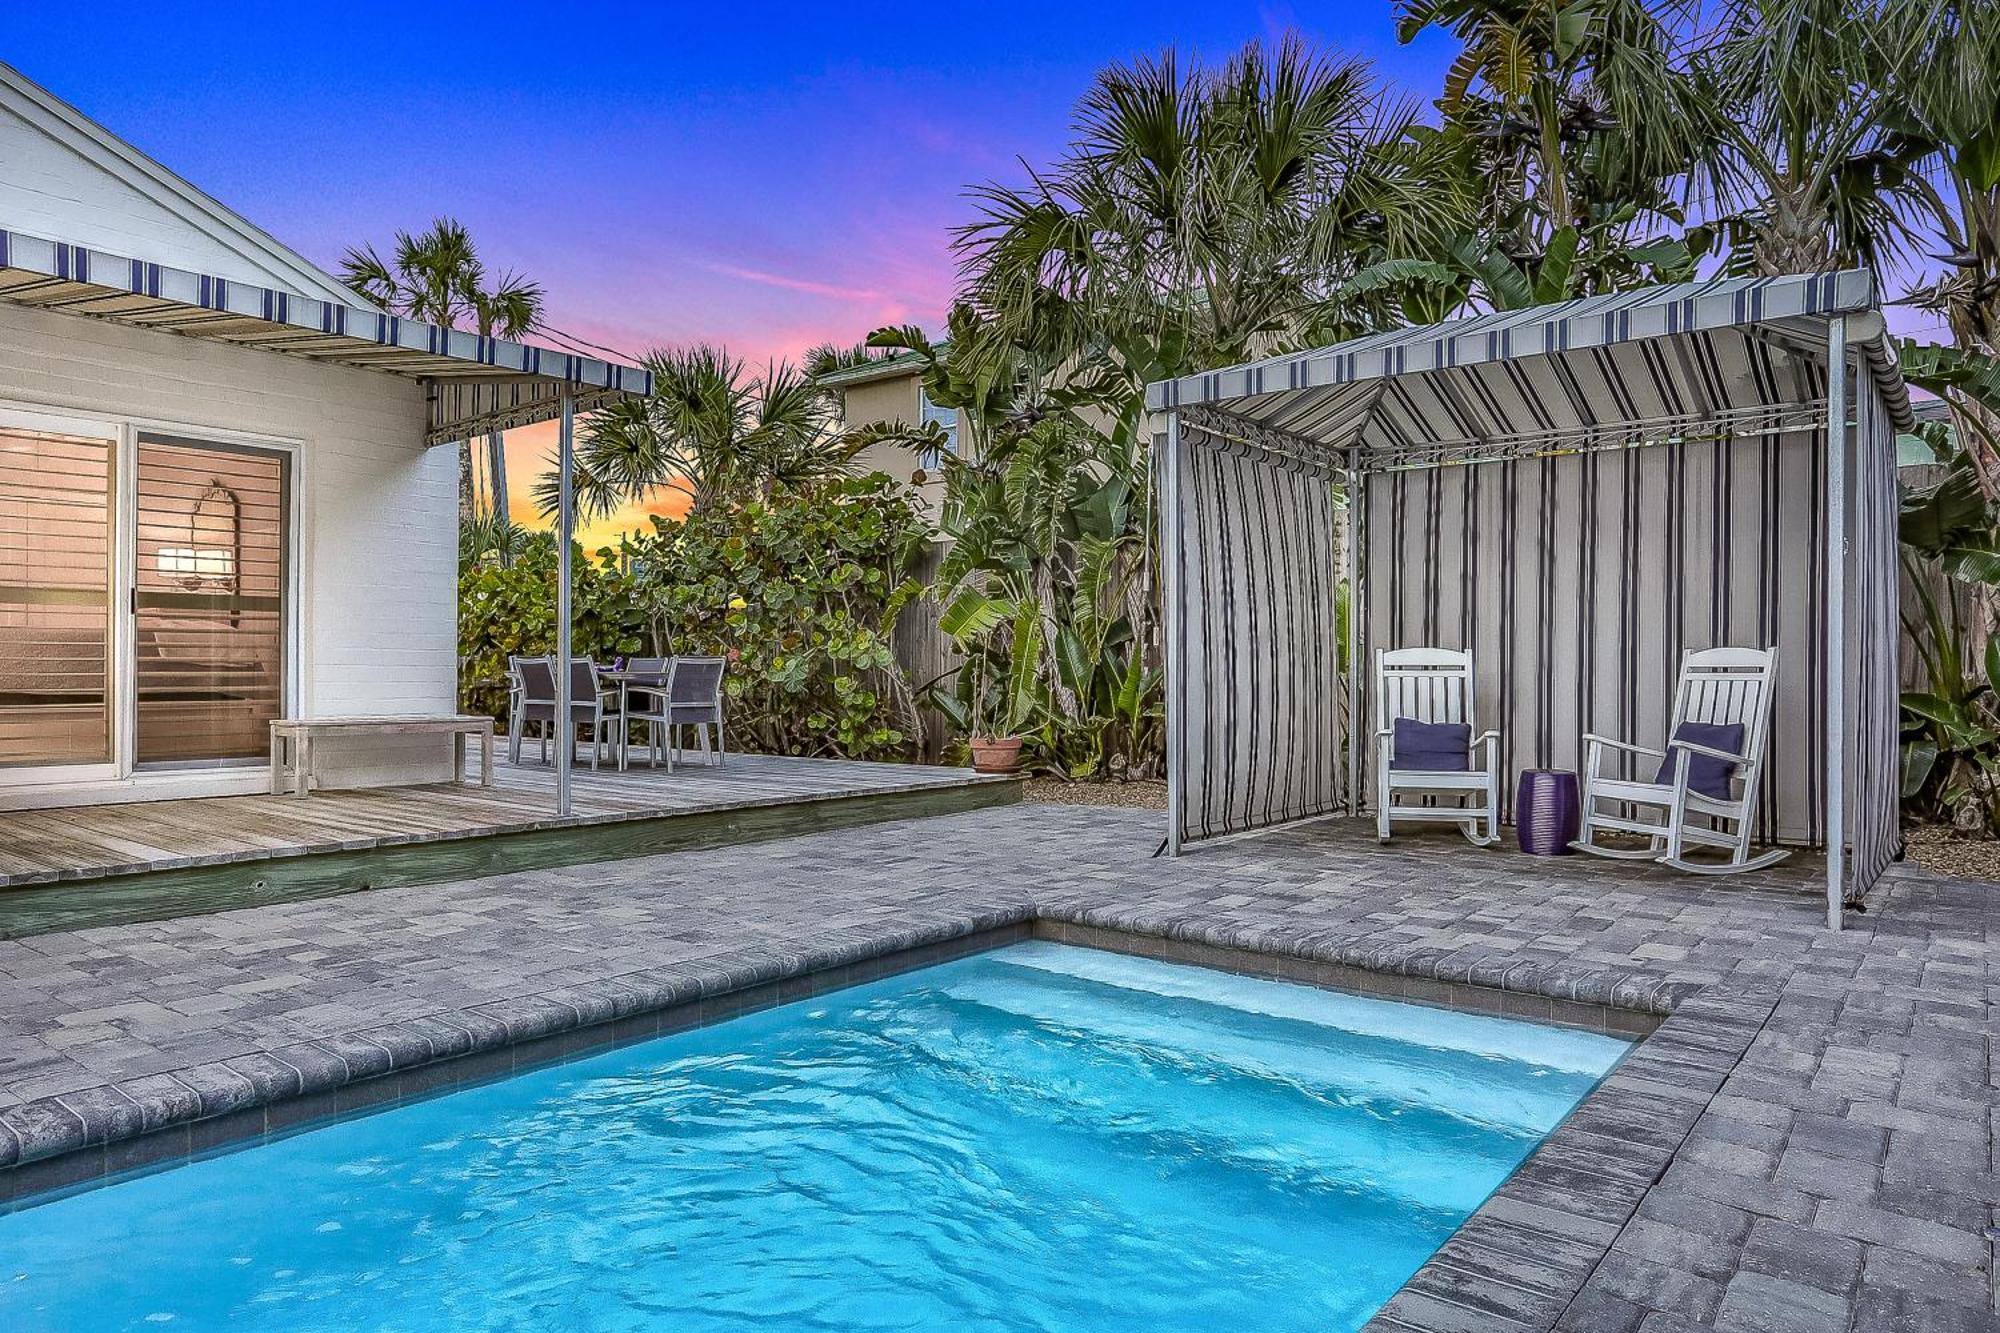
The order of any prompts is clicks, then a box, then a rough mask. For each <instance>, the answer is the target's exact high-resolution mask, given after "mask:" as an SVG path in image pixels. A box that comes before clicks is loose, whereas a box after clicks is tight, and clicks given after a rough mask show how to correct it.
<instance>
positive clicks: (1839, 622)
mask: <svg viewBox="0 0 2000 1333" xmlns="http://www.w3.org/2000/svg"><path fill="white" fill-rule="evenodd" d="M1847 381H1848V375H1847V320H1846V319H1845V318H1844V317H1835V318H1834V319H1831V320H1829V321H1827V329H1826V925H1827V929H1829V930H1839V929H1840V907H1841V902H1842V900H1843V899H1844V898H1845V897H1846V888H1847V443H1848V441H1847Z"/></svg>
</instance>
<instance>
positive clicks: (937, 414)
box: [917, 384, 958, 468]
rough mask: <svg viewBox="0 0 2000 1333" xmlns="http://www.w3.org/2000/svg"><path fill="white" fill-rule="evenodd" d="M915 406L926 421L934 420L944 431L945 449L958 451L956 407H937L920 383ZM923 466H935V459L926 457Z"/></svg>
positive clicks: (952, 451) (953, 452) (950, 451)
mask: <svg viewBox="0 0 2000 1333" xmlns="http://www.w3.org/2000/svg"><path fill="white" fill-rule="evenodd" d="M917 406H918V409H919V410H920V412H921V413H922V416H923V419H924V421H925V422H926V423H930V422H936V423H937V426H938V428H939V429H940V430H942V431H943V432H944V439H945V444H944V447H945V451H946V452H947V453H952V454H956V453H957V452H958V409H957V408H955V407H939V406H938V405H937V404H936V403H934V402H932V401H931V398H930V395H929V394H927V393H925V392H924V388H923V386H922V385H921V384H919V385H918V386H917ZM924 466H925V467H927V468H928V467H936V466H937V459H935V458H926V459H925V460H924Z"/></svg>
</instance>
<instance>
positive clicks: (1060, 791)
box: [1022, 778, 1167, 810]
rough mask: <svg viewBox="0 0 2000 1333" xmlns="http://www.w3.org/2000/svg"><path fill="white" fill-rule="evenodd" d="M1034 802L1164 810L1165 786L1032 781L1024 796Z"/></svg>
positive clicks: (1149, 782)
mask: <svg viewBox="0 0 2000 1333" xmlns="http://www.w3.org/2000/svg"><path fill="white" fill-rule="evenodd" d="M1022 795H1023V797H1024V798H1025V799H1027V800H1030V801H1046V802H1048V803H1049V804H1051V805H1114V806H1118V807H1119V808H1121V809H1125V810H1164V809H1166V808H1167V784H1166V783H1164V782H1152V781H1140V782H1065V781H1063V780H1062V779H1061V778H1029V779H1028V784H1027V789H1026V790H1025V791H1024V792H1023V793H1022Z"/></svg>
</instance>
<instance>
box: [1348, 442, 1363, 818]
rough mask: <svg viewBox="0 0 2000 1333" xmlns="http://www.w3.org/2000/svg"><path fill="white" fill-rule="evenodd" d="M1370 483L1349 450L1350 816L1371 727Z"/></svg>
mask: <svg viewBox="0 0 2000 1333" xmlns="http://www.w3.org/2000/svg"><path fill="white" fill-rule="evenodd" d="M1367 485H1368V483H1367V481H1366V480H1364V479H1363V477H1362V475H1361V450H1360V449H1359V448H1354V449H1349V450H1348V451H1347V550H1346V556H1347V558H1346V560H1345V561H1344V564H1345V566H1346V569H1345V573H1346V576H1347V737H1346V739H1347V813H1348V815H1349V816H1350V817H1352V818H1359V817H1360V815H1361V770H1362V766H1363V764H1364V762H1365V760H1366V750H1367V748H1368V727H1367V724H1366V721H1365V719H1363V717H1362V716H1361V637H1362V636H1361V624H1362V622H1361V563H1362V558H1363V556H1364V554H1365V552H1363V551H1362V549H1361V540H1362V534H1361V510H1362V506H1363V505H1364V504H1366V502H1367V495H1368V493H1367V490H1366V487H1367Z"/></svg>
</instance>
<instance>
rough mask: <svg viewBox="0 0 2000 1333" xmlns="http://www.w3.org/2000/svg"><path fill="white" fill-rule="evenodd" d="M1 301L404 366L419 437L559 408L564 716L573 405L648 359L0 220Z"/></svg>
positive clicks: (559, 686)
mask: <svg viewBox="0 0 2000 1333" xmlns="http://www.w3.org/2000/svg"><path fill="white" fill-rule="evenodd" d="M0 68H4V67H0ZM0 300H7V301H13V302H16V303H18V304H21V305H30V306H38V307H41V308H43V309H48V310H58V311H63V312H65V313H68V314H74V315H87V316H91V317H94V318H97V319H106V320H111V321H114V322H116V323H120V324H130V325H134V326H136V327H138V328H144V329H155V330H158V331H161V332H165V333H174V334H179V335H181V336H184V337H189V338H203V339H209V340H213V341H216V342H226V343H234V344H235V345H237V346H239V347H251V348H256V349H258V350H260V351H265V352H274V353H277V354H279V355H281V356H292V357H300V358H303V359H305V360H309V361H319V362H325V363H328V364H333V365H341V366H351V367H354V368H357V369H361V370H372V371H378V372H380V373H383V374H388V375H397V376H401V377H403V378H405V379H414V380H416V381H418V382H419V383H421V384H422V385H423V386H424V390H425V400H426V405H427V412H428V416H427V420H426V423H425V428H424V443H425V444H427V445H440V444H450V443H454V442H457V441H460V440H469V439H473V438H475V437H477V436H480V435H486V434H489V433H492V432H495V431H505V430H511V429H513V428H515V427H517V426H528V425H533V424H535V423H536V422H541V421H552V420H553V421H560V422H561V429H560V431H559V432H558V436H557V449H556V453H557V471H558V476H559V484H560V492H561V500H560V510H559V513H558V516H557V525H556V532H557V543H556V548H557V552H558V555H557V576H556V657H557V665H556V671H555V678H556V716H558V717H567V716H569V712H570V710H569V704H570V698H569V691H570V672H569V662H570V656H571V648H570V645H571V639H570V635H571V623H570V621H571V616H570V585H571V579H570V559H571V553H570V548H571V546H572V541H571V535H572V532H573V530H574V525H575V512H574V505H573V503H572V498H573V497H572V487H573V482H574V457H575V439H574V432H575V419H576V414H577V413H578V412H588V411H591V410H592V409H594V408H599V407H604V406H607V405H608V404H610V403H613V402H616V401H618V400H619V399H622V398H629V397H643V396H644V395H646V394H649V393H651V392H652V391H653V374H652V372H651V371H649V370H643V369H640V368H638V367H635V366H623V365H619V364H618V363H617V362H615V361H605V360H600V359H598V358H595V357H587V356H578V355H575V354H573V353H569V352H558V351H555V350H552V349H550V348H545V347H535V346H532V345H530V344H527V343H520V342H515V341H512V340H510V339H506V338H489V337H482V336H480V335H478V334H473V333H466V332H464V331H462V330H460V329H452V328H442V327H439V326H437V325H434V324H425V323H422V322H420V321H417V320H412V319H403V318H399V317H398V316H395V315H391V314H387V313H385V312H383V311H380V310H372V309H362V308H360V307H357V306H348V305H339V304H336V303H334V302H331V301H320V300H315V299H313V298H311V297H307V296H302V295H299V294H298V293H296V292H288V291H283V290H279V289H274V288H269V287H260V286H256V285H254V284H251V283H243V282H234V281H229V280H226V279H223V278H218V277H214V276H212V275H209V274H205V273H192V272H189V271H187V270H185V269H179V268H174V267H172V266H171V265H167V264H158V263H152V262H150V261H147V260H144V259H135V258H130V257H128V256H124V255H115V254H110V253H107V252H105V251H102V250H93V249H89V248H87V247H85V246H81V245H73V244H70V243H69V242H66V241H57V240H50V239H47V238H45V237H40V236H31V235H28V234H26V233H24V232H20V231H8V230H4V229H0ZM556 750H557V754H556V810H557V812H558V813H559V814H564V815H567V814H568V813H569V810H570V781H569V779H570V764H571V753H570V747H569V746H567V745H559V746H557V747H556Z"/></svg>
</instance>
